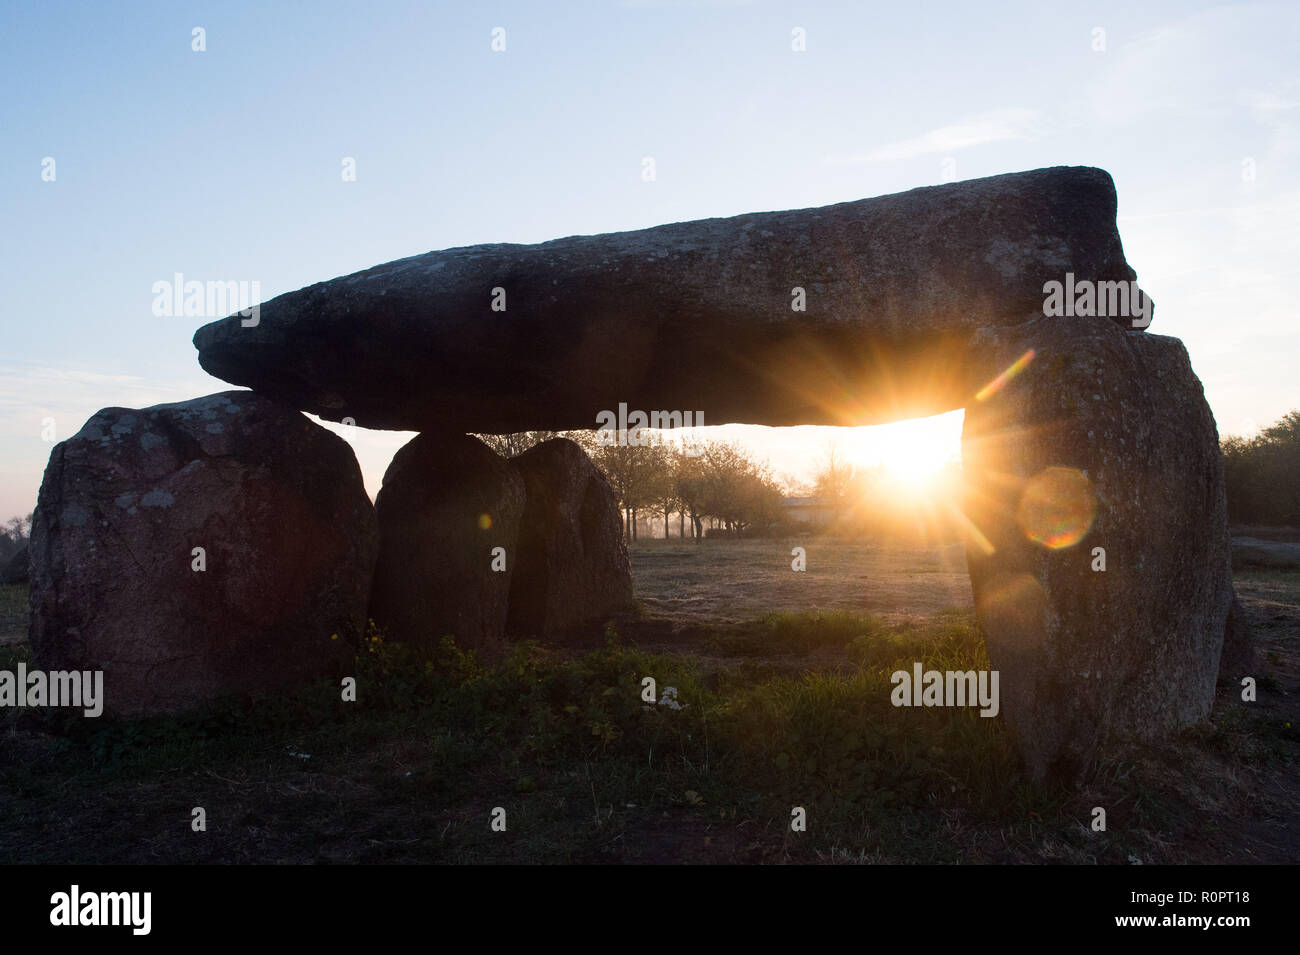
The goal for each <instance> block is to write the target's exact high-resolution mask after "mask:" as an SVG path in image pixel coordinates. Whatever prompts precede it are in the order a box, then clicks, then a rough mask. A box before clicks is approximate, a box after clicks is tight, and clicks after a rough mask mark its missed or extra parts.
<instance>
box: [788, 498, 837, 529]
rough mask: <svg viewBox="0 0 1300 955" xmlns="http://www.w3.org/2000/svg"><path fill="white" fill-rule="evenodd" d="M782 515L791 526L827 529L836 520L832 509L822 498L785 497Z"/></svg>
mask: <svg viewBox="0 0 1300 955" xmlns="http://www.w3.org/2000/svg"><path fill="white" fill-rule="evenodd" d="M781 513H782V514H784V515H785V519H786V520H787V521H789V522H790V523H791V524H806V525H808V526H809V527H825V526H826V525H827V524H829V523H830V522H831V520H832V519H833V518H834V514H833V513H832V511H831V508H830V507H829V506H828V505H827V504H826V502H825V501H823V500H822V499H821V498H820V497H783V498H782V499H781Z"/></svg>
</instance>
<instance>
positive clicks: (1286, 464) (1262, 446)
mask: <svg viewBox="0 0 1300 955" xmlns="http://www.w3.org/2000/svg"><path fill="white" fill-rule="evenodd" d="M1221 444H1222V447H1223V478H1224V484H1225V486H1226V487H1227V492H1228V519H1229V520H1230V521H1232V522H1233V523H1234V524H1262V525H1267V526H1269V527H1300V410H1296V411H1291V412H1288V413H1287V414H1285V415H1283V416H1282V417H1281V418H1280V419H1278V421H1277V423H1276V424H1273V425H1271V426H1270V427H1267V428H1265V429H1264V430H1263V431H1261V432H1260V433H1259V434H1257V435H1255V436H1254V437H1253V438H1244V437H1240V436H1236V435H1233V436H1229V437H1227V438H1225V439H1224V440H1223V441H1222V443H1221Z"/></svg>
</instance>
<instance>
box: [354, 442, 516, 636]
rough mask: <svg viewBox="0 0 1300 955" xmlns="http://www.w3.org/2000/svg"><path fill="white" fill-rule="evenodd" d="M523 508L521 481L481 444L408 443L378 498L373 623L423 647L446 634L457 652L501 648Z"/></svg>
mask: <svg viewBox="0 0 1300 955" xmlns="http://www.w3.org/2000/svg"><path fill="white" fill-rule="evenodd" d="M523 512H524V481H523V478H521V477H520V476H519V474H518V473H517V472H516V471H515V469H514V468H513V467H511V466H510V462H508V461H507V460H506V459H505V458H503V457H501V456H500V455H499V454H497V453H496V452H495V451H493V450H492V449H491V448H489V447H488V446H487V445H485V444H484V443H483V442H482V441H480V440H478V439H477V438H473V437H470V436H468V435H463V434H453V435H446V434H433V433H425V434H420V435H417V436H416V437H414V438H412V439H411V440H410V441H409V442H408V443H407V444H405V445H404V446H403V447H402V448H401V449H400V450H399V451H398V452H397V454H396V455H394V457H393V460H392V463H391V464H389V466H388V471H387V472H386V473H385V474H384V484H383V487H382V488H380V491H379V494H378V495H377V496H376V497H375V514H376V516H377V517H378V520H379V560H378V562H377V563H376V565H375V576H374V582H373V584H372V587H371V596H370V616H371V619H373V620H374V621H375V625H376V626H377V627H379V628H380V629H381V630H383V631H384V632H385V634H386V635H387V636H388V637H389V638H390V639H392V640H394V641H397V642H402V643H411V644H417V645H423V646H425V647H432V646H436V645H437V644H438V643H439V642H440V641H441V639H442V638H443V637H445V636H451V637H454V638H455V639H456V643H457V644H458V645H459V646H461V647H464V648H473V649H490V648H492V647H494V646H495V645H498V644H500V642H501V641H502V640H503V638H504V636H505V627H506V614H507V609H508V599H509V595H510V580H511V575H512V573H513V572H514V571H515V569H516V567H517V565H518V553H517V549H516V541H517V539H518V536H519V520H520V518H521V517H522V515H523ZM497 548H500V550H497Z"/></svg>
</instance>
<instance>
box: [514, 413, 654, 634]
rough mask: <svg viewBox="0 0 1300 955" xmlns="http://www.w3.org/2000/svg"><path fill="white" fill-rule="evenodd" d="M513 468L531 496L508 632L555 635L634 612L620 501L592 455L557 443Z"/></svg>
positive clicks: (565, 441)
mask: <svg viewBox="0 0 1300 955" xmlns="http://www.w3.org/2000/svg"><path fill="white" fill-rule="evenodd" d="M510 463H511V465H513V466H514V467H515V469H516V470H517V471H518V472H519V474H520V476H521V477H522V478H523V480H524V486H525V488H526V491H527V496H526V499H525V503H524V513H523V518H522V520H521V521H520V524H519V543H518V546H517V553H518V556H517V557H516V558H515V566H514V576H513V579H512V581H511V584H510V614H509V621H508V629H509V630H510V632H511V633H512V634H514V635H516V636H524V637H527V636H533V635H547V634H553V633H557V632H560V631H563V630H567V629H569V628H572V627H577V626H581V625H582V624H587V623H591V622H592V621H599V620H602V619H604V618H606V617H608V616H609V615H610V614H612V613H616V612H618V611H620V610H626V609H627V608H628V607H630V606H631V604H632V571H631V567H630V565H629V564H628V559H627V547H626V545H625V543H624V541H623V521H622V519H621V516H620V515H619V510H618V503H617V501H616V500H615V498H614V491H613V489H612V488H611V487H610V486H609V481H607V480H606V479H605V475H603V474H601V473H600V471H599V470H598V469H597V468H596V466H595V465H594V464H592V463H591V459H590V458H588V457H587V453H586V452H585V451H583V450H582V448H580V447H579V446H578V445H577V444H576V443H575V442H573V441H570V440H569V439H567V438H555V439H553V440H550V441H544V442H542V443H541V444H539V445H537V446H535V447H533V448H530V449H528V450H527V451H525V452H524V453H523V454H520V455H518V456H517V457H514V458H511V459H510Z"/></svg>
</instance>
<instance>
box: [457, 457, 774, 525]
mask: <svg viewBox="0 0 1300 955" xmlns="http://www.w3.org/2000/svg"><path fill="white" fill-rule="evenodd" d="M478 437H479V438H480V439H481V440H482V441H484V442H485V443H486V444H487V445H488V446H489V447H491V448H492V449H493V450H495V451H497V452H498V453H499V454H503V455H505V456H507V457H512V456H514V455H515V454H520V453H522V452H523V451H526V450H527V449H528V448H530V447H532V446H533V445H535V444H539V443H541V442H542V441H546V440H548V439H550V438H554V437H565V438H569V439H570V440H572V441H575V442H577V443H578V444H579V445H580V446H581V447H582V449H583V450H584V451H586V452H587V454H588V456H589V457H590V458H591V460H592V462H593V463H594V464H595V465H596V467H598V468H599V469H600V470H601V472H602V473H603V474H604V475H605V477H606V479H608V481H609V484H610V487H611V488H612V489H613V491H614V497H615V499H616V500H617V501H618V506H619V509H620V510H621V512H622V515H623V527H624V530H625V532H626V534H627V537H628V539H629V540H636V539H637V537H638V535H639V533H640V530H639V525H640V524H641V518H643V517H646V516H653V517H654V518H655V519H662V521H663V529H664V537H670V536H672V530H673V524H674V523H675V524H676V526H677V536H678V537H683V538H685V537H690V538H693V539H697V540H698V539H699V538H702V537H704V536H705V534H706V533H712V534H715V535H718V534H721V535H728V536H730V535H734V536H741V535H752V534H767V533H772V532H773V531H774V530H776V529H778V528H779V527H780V525H781V523H782V507H781V502H782V500H783V499H784V497H785V492H786V488H785V486H784V484H783V483H782V482H781V481H779V480H778V479H777V478H776V477H775V476H774V475H773V474H772V470H771V468H770V467H769V466H768V465H767V464H766V463H760V462H759V461H757V460H756V459H755V458H753V457H752V456H751V455H750V454H749V453H748V452H747V451H746V450H745V449H744V448H743V447H741V446H740V445H739V444H737V443H736V442H734V441H702V442H691V443H680V444H678V443H674V442H669V441H665V440H664V438H663V436H662V435H661V434H659V433H657V432H652V433H642V435H641V438H640V440H642V441H644V443H642V444H634V443H632V442H629V441H628V440H627V435H626V433H625V432H618V433H617V435H616V440H615V441H614V442H613V443H609V444H602V443H601V442H600V440H599V433H598V432H595V431H569V432H555V431H527V432H523V433H521V434H503V435H484V434H481V435H478ZM674 518H676V520H674Z"/></svg>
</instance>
